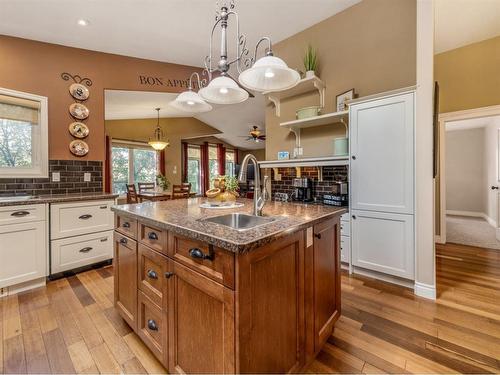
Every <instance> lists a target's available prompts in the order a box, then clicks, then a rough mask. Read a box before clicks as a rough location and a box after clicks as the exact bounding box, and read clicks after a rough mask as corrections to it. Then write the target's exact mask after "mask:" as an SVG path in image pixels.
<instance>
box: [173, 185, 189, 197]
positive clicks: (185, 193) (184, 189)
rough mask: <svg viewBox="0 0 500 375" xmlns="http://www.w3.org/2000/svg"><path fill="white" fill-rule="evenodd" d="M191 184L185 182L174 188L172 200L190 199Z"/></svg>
mask: <svg viewBox="0 0 500 375" xmlns="http://www.w3.org/2000/svg"><path fill="white" fill-rule="evenodd" d="M190 192H191V184H190V183H187V182H184V183H182V184H181V185H173V186H172V199H181V198H189V193H190Z"/></svg>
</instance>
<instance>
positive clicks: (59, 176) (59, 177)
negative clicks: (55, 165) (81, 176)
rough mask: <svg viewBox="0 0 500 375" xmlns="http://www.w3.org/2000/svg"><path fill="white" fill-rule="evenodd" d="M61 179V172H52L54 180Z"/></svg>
mask: <svg viewBox="0 0 500 375" xmlns="http://www.w3.org/2000/svg"><path fill="white" fill-rule="evenodd" d="M59 181H61V172H52V182H59Z"/></svg>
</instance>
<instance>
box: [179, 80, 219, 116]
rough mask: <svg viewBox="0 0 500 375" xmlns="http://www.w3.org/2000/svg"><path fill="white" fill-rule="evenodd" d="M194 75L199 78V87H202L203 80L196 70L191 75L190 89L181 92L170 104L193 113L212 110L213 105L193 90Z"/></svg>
mask: <svg viewBox="0 0 500 375" xmlns="http://www.w3.org/2000/svg"><path fill="white" fill-rule="evenodd" d="M193 77H196V79H197V80H198V87H202V80H201V79H200V75H199V74H198V73H196V72H194V73H193V74H191V76H190V77H189V86H188V91H184V92H182V93H180V94H179V95H178V96H177V98H175V100H174V101H173V102H171V103H170V104H171V105H172V107H174V108H176V109H180V110H182V111H186V112H191V113H203V112H208V111H211V110H212V106H211V105H210V104H208V103H207V102H206V101H205V100H203V98H202V97H201V96H200V95H199V94H198V93H197V92H195V91H193Z"/></svg>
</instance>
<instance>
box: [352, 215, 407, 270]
mask: <svg viewBox="0 0 500 375" xmlns="http://www.w3.org/2000/svg"><path fill="white" fill-rule="evenodd" d="M351 213H352V222H351V229H352V244H351V245H352V264H353V265H355V266H358V267H363V268H367V269H370V270H374V271H378V272H383V273H387V274H389V275H394V276H398V277H404V278H406V279H411V280H413V279H414V277H415V250H414V249H415V239H414V230H413V225H414V224H413V220H414V217H413V215H400V214H392V213H385V212H371V211H358V210H352V211H351Z"/></svg>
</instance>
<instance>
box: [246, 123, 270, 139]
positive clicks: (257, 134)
mask: <svg viewBox="0 0 500 375" xmlns="http://www.w3.org/2000/svg"><path fill="white" fill-rule="evenodd" d="M242 137H246V140H247V141H254V142H263V141H265V140H266V135H265V134H262V132H261V131H260V130H259V127H258V126H255V125H254V126H253V127H252V130H250V133H249V135H243V136H242Z"/></svg>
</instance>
